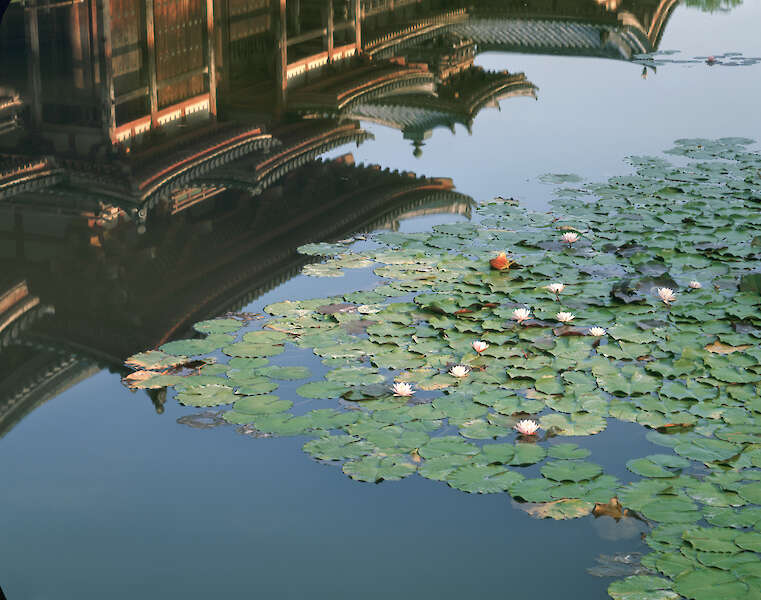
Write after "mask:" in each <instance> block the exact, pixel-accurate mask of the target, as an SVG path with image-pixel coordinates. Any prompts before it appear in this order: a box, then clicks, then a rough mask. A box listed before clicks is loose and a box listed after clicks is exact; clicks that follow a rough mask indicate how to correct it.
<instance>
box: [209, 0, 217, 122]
mask: <svg viewBox="0 0 761 600" xmlns="http://www.w3.org/2000/svg"><path fill="white" fill-rule="evenodd" d="M214 32H215V29H214V0H206V64H207V65H208V67H209V78H208V79H209V115H210V116H211V117H212V118H214V117H216V116H217V60H216V59H215V58H214V50H215V48H216V38H215V36H214Z"/></svg>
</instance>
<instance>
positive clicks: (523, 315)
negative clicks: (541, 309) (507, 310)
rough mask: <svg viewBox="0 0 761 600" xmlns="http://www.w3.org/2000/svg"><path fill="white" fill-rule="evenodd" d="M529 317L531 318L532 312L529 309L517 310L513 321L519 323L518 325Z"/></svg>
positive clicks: (514, 312)
mask: <svg viewBox="0 0 761 600" xmlns="http://www.w3.org/2000/svg"><path fill="white" fill-rule="evenodd" d="M529 317H531V310H530V309H528V308H516V309H515V310H514V311H513V319H515V320H516V321H518V323H522V322H523V321H525V320H526V319H528V318H529Z"/></svg>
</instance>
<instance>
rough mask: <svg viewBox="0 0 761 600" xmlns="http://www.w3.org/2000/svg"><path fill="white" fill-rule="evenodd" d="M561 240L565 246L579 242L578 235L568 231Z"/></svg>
mask: <svg viewBox="0 0 761 600" xmlns="http://www.w3.org/2000/svg"><path fill="white" fill-rule="evenodd" d="M561 239H562V240H563V243H565V244H573V243H574V242H577V241H579V234H578V233H574V232H573V231H569V232H567V233H564V234H563V237H562V238H561Z"/></svg>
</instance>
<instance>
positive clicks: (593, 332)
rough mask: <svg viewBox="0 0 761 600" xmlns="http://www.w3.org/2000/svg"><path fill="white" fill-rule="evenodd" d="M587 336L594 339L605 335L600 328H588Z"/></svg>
mask: <svg viewBox="0 0 761 600" xmlns="http://www.w3.org/2000/svg"><path fill="white" fill-rule="evenodd" d="M589 335H593V336H595V337H602V336H604V335H605V330H604V329H603V328H602V327H590V328H589Z"/></svg>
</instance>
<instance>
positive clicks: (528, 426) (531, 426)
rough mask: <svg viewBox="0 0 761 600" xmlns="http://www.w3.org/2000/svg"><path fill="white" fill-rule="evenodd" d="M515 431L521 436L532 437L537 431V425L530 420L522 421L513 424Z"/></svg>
mask: <svg viewBox="0 0 761 600" xmlns="http://www.w3.org/2000/svg"><path fill="white" fill-rule="evenodd" d="M515 429H516V430H517V431H518V433H521V434H523V435H534V434H535V433H536V432H537V431H538V430H539V423H537V422H536V421H532V420H531V419H523V420H522V421H518V422H517V423H516V424H515Z"/></svg>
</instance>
